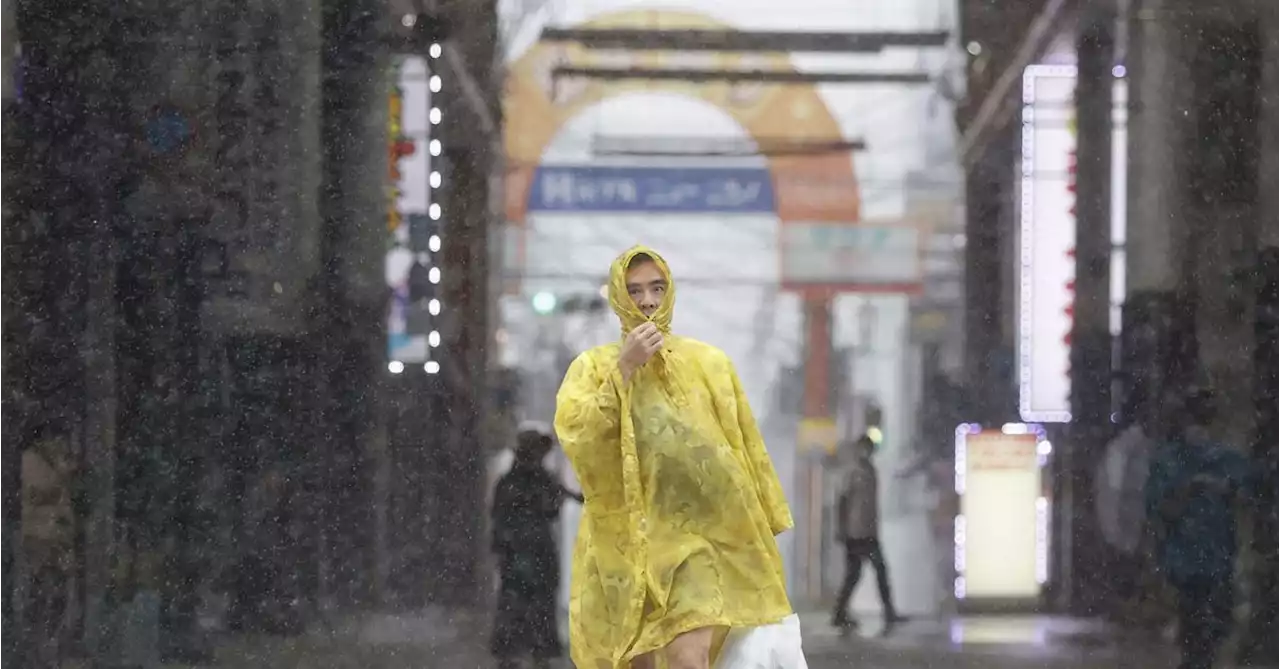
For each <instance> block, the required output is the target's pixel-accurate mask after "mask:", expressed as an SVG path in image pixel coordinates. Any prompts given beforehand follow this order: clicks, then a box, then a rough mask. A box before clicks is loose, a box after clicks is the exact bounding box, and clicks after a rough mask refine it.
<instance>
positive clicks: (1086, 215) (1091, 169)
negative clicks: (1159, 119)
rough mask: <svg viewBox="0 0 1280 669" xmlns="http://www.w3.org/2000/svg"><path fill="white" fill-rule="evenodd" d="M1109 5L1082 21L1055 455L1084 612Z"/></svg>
mask: <svg viewBox="0 0 1280 669" xmlns="http://www.w3.org/2000/svg"><path fill="white" fill-rule="evenodd" d="M1113 12H1114V6H1113V5H1111V4H1110V3H1097V4H1096V5H1093V6H1091V7H1089V8H1087V9H1086V10H1085V12H1084V14H1083V15H1082V16H1081V19H1080V20H1081V23H1080V29H1079V30H1080V32H1079V37H1078V42H1077V44H1078V47H1077V53H1078V63H1079V66H1078V75H1077V83H1076V119H1077V128H1078V132H1077V149H1076V166H1077V169H1076V176H1075V185H1076V245H1075V252H1076V263H1075V264H1076V278H1075V301H1074V305H1073V308H1074V314H1073V318H1072V328H1071V424H1070V426H1069V428H1068V430H1069V431H1068V434H1069V448H1067V449H1061V450H1059V451H1058V454H1059V457H1060V458H1061V459H1060V461H1059V464H1060V465H1061V466H1062V472H1063V474H1064V475H1065V476H1066V477H1067V482H1066V485H1067V487H1068V499H1069V500H1070V508H1071V527H1070V543H1069V546H1070V548H1069V550H1070V560H1071V568H1070V570H1069V571H1068V573H1069V574H1071V575H1072V576H1073V577H1074V578H1072V579H1071V580H1072V581H1073V582H1072V583H1069V584H1063V585H1064V586H1065V594H1067V595H1068V598H1069V601H1070V606H1071V609H1072V610H1073V611H1077V612H1081V613H1084V612H1090V611H1096V610H1098V605H1099V604H1100V603H1101V602H1102V601H1103V600H1104V598H1105V596H1106V590H1107V584H1108V580H1107V579H1106V578H1105V577H1104V575H1105V574H1107V573H1108V571H1107V569H1106V560H1105V558H1106V556H1107V554H1108V553H1107V548H1106V545H1105V542H1104V541H1103V538H1102V535H1101V533H1100V531H1099V529H1098V521H1097V513H1096V512H1095V507H1094V496H1093V493H1094V478H1095V477H1094V474H1095V472H1096V470H1097V466H1096V463H1097V461H1098V458H1099V457H1100V456H1101V454H1102V450H1103V448H1104V447H1105V445H1106V443H1107V440H1108V439H1109V438H1110V437H1111V432H1112V430H1111V421H1110V414H1111V332H1110V316H1111V308H1110V306H1111V305H1110V302H1111V300H1110V287H1111V286H1110V284H1111V281H1110V279H1111V277H1110V268H1111V262H1110V261H1111V163H1112V153H1111V136H1112V90H1113V77H1112V73H1111V67H1112V65H1113V62H1114V51H1113V49H1114V46H1115V36H1114V27H1115V20H1114V13H1113Z"/></svg>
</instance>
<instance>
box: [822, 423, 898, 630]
mask: <svg viewBox="0 0 1280 669" xmlns="http://www.w3.org/2000/svg"><path fill="white" fill-rule="evenodd" d="M875 450H876V444H875V442H874V441H872V440H871V438H870V437H868V436H863V437H862V438H860V439H858V441H857V442H855V443H854V445H853V464H852V465H851V466H850V467H849V470H848V472H847V473H846V475H845V482H844V490H843V491H842V493H841V495H840V505H839V513H838V514H837V517H836V535H837V537H838V538H839V539H840V540H841V541H842V542H843V543H844V551H845V553H844V555H845V572H844V583H843V584H841V586H840V593H839V594H838V595H836V609H835V613H834V614H833V615H832V618H831V624H832V625H834V626H835V627H837V628H839V629H840V630H841V631H842V632H848V631H850V630H852V629H853V628H855V627H856V626H857V623H856V621H855V620H854V619H853V618H850V617H849V600H850V599H851V598H852V597H853V593H854V592H855V591H856V590H857V589H858V582H859V581H860V580H862V563H863V562H870V563H871V566H872V568H873V569H875V570H876V586H877V588H878V589H879V591H880V606H881V608H882V610H883V612H884V626H885V630H886V631H888V630H891V629H892V628H893V627H894V626H895V625H897V624H898V623H900V622H902V621H903V620H904V619H903V618H902V616H900V615H898V610H897V608H896V607H895V606H894V604H893V592H892V591H891V590H890V587H889V568H888V566H887V565H886V564H885V562H884V551H883V550H881V548H880V501H879V495H880V490H879V488H880V484H879V475H878V474H877V472H876V465H875V463H874V462H873V461H872V457H873V456H874V455H875Z"/></svg>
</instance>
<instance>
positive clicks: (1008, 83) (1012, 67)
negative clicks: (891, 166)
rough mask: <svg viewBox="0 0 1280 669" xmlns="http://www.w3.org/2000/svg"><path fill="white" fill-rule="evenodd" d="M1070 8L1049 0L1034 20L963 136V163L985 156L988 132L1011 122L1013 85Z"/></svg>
mask: <svg viewBox="0 0 1280 669" xmlns="http://www.w3.org/2000/svg"><path fill="white" fill-rule="evenodd" d="M1066 7H1067V2H1066V0H1048V1H1047V2H1046V3H1045V5H1044V8H1043V9H1041V10H1040V14H1039V15H1038V16H1036V18H1035V21H1033V22H1032V23H1031V28H1030V29H1029V30H1027V32H1026V34H1025V36H1024V37H1023V38H1022V44H1021V45H1019V47H1018V51H1017V53H1016V55H1015V56H1014V58H1013V60H1012V61H1010V62H1009V64H1008V65H1007V66H1005V69H1004V72H1002V73H1001V74H1000V78H999V79H997V80H996V82H995V85H993V86H992V87H991V90H989V91H987V94H986V96H985V97H983V99H982V105H981V106H980V107H978V113H977V114H976V115H975V116H974V117H973V120H972V121H971V122H970V123H969V125H968V127H966V128H965V129H964V134H963V135H962V136H961V137H960V145H959V152H960V164H961V165H962V166H964V167H966V168H967V167H972V166H973V165H974V164H975V163H976V162H977V161H978V159H979V158H981V156H982V152H983V150H985V148H986V138H987V136H988V134H989V133H992V132H996V131H998V130H1000V128H1002V127H1003V126H1004V124H1005V123H1007V122H1008V121H1009V118H1010V117H1011V115H1012V113H1013V110H1014V107H1015V105H1013V104H1010V97H1011V96H1012V94H1013V90H1014V89H1013V86H1014V85H1015V84H1017V83H1020V82H1021V81H1022V71H1023V70H1025V69H1027V66H1028V65H1030V64H1031V61H1032V60H1034V59H1035V58H1038V57H1039V56H1040V54H1042V53H1044V50H1045V48H1046V47H1047V46H1048V45H1049V42H1050V40H1052V39H1053V36H1054V35H1055V34H1056V33H1054V32H1053V29H1054V28H1056V27H1058V24H1059V21H1058V18H1059V17H1060V15H1061V14H1062V13H1063V12H1064V11H1065V9H1066Z"/></svg>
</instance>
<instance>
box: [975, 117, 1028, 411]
mask: <svg viewBox="0 0 1280 669" xmlns="http://www.w3.org/2000/svg"><path fill="white" fill-rule="evenodd" d="M1015 136H1016V130H1014V129H1007V130H1003V131H1001V132H1000V133H999V134H998V135H996V136H995V137H994V138H993V139H992V141H991V142H989V143H988V144H987V148H986V152H985V153H984V154H983V156H982V157H981V158H979V159H978V160H977V161H976V162H975V163H974V164H973V165H972V166H970V167H969V169H968V170H967V171H966V173H965V249H964V273H965V276H964V292H965V295H964V333H965V343H964V386H965V387H966V389H967V390H968V391H969V393H970V396H971V398H972V400H973V402H972V405H971V407H970V408H971V410H972V413H973V415H971V416H966V417H965V419H966V420H974V421H979V422H983V423H993V422H1001V421H1005V420H1010V419H1012V418H1013V417H1014V415H1015V409H1016V406H1017V402H1016V397H1015V396H1014V393H1015V392H1016V386H1015V385H1014V380H1013V378H1012V371H1013V367H1012V363H1013V350H1012V348H1011V347H1010V345H1009V343H1008V342H1007V341H1006V338H1005V329H1006V328H1005V325H1006V321H1007V320H1008V319H1009V318H1010V317H1011V315H1010V314H1008V313H1006V312H1005V306H1006V305H1007V304H1010V302H1009V301H1007V300H1005V299H1004V292H1005V291H1006V290H1007V288H1006V286H1005V277H1006V276H1007V273H1006V268H1005V266H1004V265H1005V262H1006V261H1007V260H1010V259H1009V258H1008V257H1007V256H1006V254H1005V250H1006V248H1007V247H1008V246H1009V244H1008V242H1007V239H1008V238H1009V237H1010V235H1011V231H1012V230H1013V227H1012V225H1011V224H1010V220H1009V216H1008V215H1007V212H1008V208H1009V207H1010V206H1012V203H1013V201H1014V198H1013V195H1012V188H1011V186H1012V185H1013V183H1014V173H1013V170H1014V167H1015V165H1016V157H1015V154H1014V152H1013V151H1012V147H1013V146H1015V142H1014V141H1013V138H1014V137H1015Z"/></svg>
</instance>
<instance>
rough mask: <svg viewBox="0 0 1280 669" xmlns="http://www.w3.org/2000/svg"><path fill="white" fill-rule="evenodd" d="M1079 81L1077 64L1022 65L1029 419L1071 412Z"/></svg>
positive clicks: (1022, 330) (1022, 374)
mask: <svg viewBox="0 0 1280 669" xmlns="http://www.w3.org/2000/svg"><path fill="white" fill-rule="evenodd" d="M1075 88H1076V68H1075V67H1074V66H1070V65H1065V66H1064V65H1033V66H1030V67H1027V68H1026V70H1025V71H1024V73H1023V79H1022V101H1023V108H1022V193H1021V196H1022V202H1021V204H1022V210H1021V217H1020V219H1021V220H1020V225H1019V237H1020V239H1019V242H1020V245H1021V253H1020V256H1019V269H1018V307H1019V308H1018V391H1019V393H1018V394H1019V398H1018V402H1019V413H1020V414H1021V416H1022V419H1023V420H1026V421H1034V422H1055V423H1057V422H1068V421H1070V420H1071V326H1072V307H1073V304H1074V301H1075V295H1074V292H1075V291H1074V289H1075V276H1076V265H1075V246H1076V215H1075V207H1076V196H1075V178H1074V177H1075V175H1074V169H1075V152H1076V128H1075Z"/></svg>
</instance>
